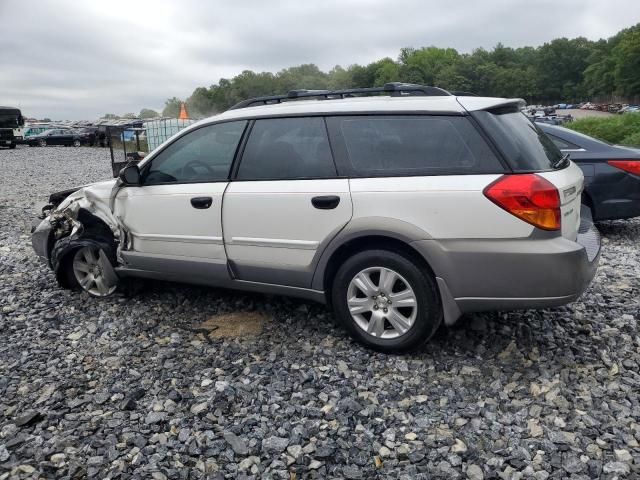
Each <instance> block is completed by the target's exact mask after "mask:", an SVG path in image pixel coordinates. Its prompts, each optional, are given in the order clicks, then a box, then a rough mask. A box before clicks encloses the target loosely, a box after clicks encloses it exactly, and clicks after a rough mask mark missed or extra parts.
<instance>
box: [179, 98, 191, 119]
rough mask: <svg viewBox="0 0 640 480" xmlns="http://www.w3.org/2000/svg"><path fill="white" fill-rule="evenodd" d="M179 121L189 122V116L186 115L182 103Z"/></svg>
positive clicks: (185, 107)
mask: <svg viewBox="0 0 640 480" xmlns="http://www.w3.org/2000/svg"><path fill="white" fill-rule="evenodd" d="M178 118H179V119H180V120H189V114H188V113H187V106H186V105H185V104H184V102H182V103H181V104H180V115H178Z"/></svg>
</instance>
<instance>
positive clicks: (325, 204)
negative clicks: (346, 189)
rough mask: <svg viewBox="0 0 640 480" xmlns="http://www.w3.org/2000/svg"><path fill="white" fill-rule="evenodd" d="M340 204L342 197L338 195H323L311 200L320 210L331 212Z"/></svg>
mask: <svg viewBox="0 0 640 480" xmlns="http://www.w3.org/2000/svg"><path fill="white" fill-rule="evenodd" d="M339 203H340V197H339V196H337V195H322V196H320V197H313V198H312V199H311V204H312V205H313V206H314V207H316V208H318V209H320V210H331V209H333V208H336V207H337V206H338V204H339Z"/></svg>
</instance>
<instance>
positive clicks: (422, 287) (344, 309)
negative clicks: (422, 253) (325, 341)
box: [331, 250, 443, 353]
mask: <svg viewBox="0 0 640 480" xmlns="http://www.w3.org/2000/svg"><path fill="white" fill-rule="evenodd" d="M416 263H417V262H416V261H415V260H414V259H412V258H408V257H407V256H405V255H403V254H400V253H396V252H392V251H388V250H366V251H364V252H360V253H358V254H356V255H354V256H352V257H351V258H349V259H348V260H347V261H345V262H344V263H343V264H342V266H341V267H340V268H339V269H338V271H337V273H336V275H335V277H334V281H333V285H332V289H331V298H332V305H333V308H334V312H335V314H336V316H337V317H338V319H339V320H340V321H341V323H342V324H343V325H344V327H345V328H346V329H347V331H348V332H349V333H350V334H351V335H352V336H353V337H354V338H355V339H356V340H357V341H359V342H360V343H362V344H364V345H366V346H367V347H370V348H372V349H374V350H378V351H381V352H385V353H402V352H408V351H411V350H415V349H417V348H419V347H420V346H422V345H423V344H424V343H426V342H427V341H428V340H429V339H430V338H431V337H432V336H433V334H434V333H435V332H436V330H437V329H438V327H439V326H440V323H441V322H442V318H443V316H442V304H441V302H440V296H439V294H438V290H437V287H436V282H435V279H434V278H433V276H432V275H431V273H429V272H427V271H424V270H425V269H421V268H420V267H418V266H417V265H416ZM375 267H382V268H385V269H390V270H393V271H394V272H396V273H397V274H399V275H400V276H401V277H403V278H402V280H403V281H406V283H407V284H408V285H407V286H408V287H409V288H410V289H412V290H413V293H414V295H415V299H416V307H417V313H416V316H415V320H414V322H413V324H412V325H411V327H409V329H408V330H407V331H406V332H405V333H404V334H401V335H400V336H398V337H396V338H381V337H378V336H373V335H371V334H369V333H367V332H366V331H365V330H364V329H363V328H361V327H360V326H359V325H358V323H356V320H355V319H354V318H353V317H352V315H351V313H350V311H349V306H348V304H347V295H348V293H347V292H348V291H349V285H350V283H351V281H352V279H354V277H355V276H356V275H358V274H359V273H360V272H362V271H364V270H366V269H369V268H375ZM403 283H404V282H403ZM365 298H366V297H365ZM389 308H391V307H389ZM385 311H386V310H385ZM385 325H388V322H386V323H385ZM386 328H387V327H386V326H385V329H386Z"/></svg>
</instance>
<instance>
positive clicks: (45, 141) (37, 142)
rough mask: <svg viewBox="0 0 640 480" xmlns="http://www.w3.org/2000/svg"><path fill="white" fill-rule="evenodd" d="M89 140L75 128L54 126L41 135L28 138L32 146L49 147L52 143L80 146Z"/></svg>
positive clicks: (28, 142)
mask: <svg viewBox="0 0 640 480" xmlns="http://www.w3.org/2000/svg"><path fill="white" fill-rule="evenodd" d="M86 143H87V141H86V140H84V139H83V137H82V136H81V135H80V134H79V133H78V132H76V131H75V130H70V129H63V128H52V129H50V130H47V131H45V132H42V133H41V134H39V135H34V136H33V137H29V138H28V139H27V144H28V145H29V146H30V147H47V146H51V145H65V146H71V145H73V146H74V147H79V146H81V145H82V144H86Z"/></svg>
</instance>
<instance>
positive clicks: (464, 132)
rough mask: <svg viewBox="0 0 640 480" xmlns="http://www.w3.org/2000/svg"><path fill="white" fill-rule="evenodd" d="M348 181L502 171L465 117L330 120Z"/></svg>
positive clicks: (375, 117)
mask: <svg viewBox="0 0 640 480" xmlns="http://www.w3.org/2000/svg"><path fill="white" fill-rule="evenodd" d="M329 121H330V125H331V132H332V134H335V136H336V139H337V142H336V143H337V148H338V150H341V151H342V153H343V155H342V157H344V158H345V159H346V162H345V164H346V165H345V169H346V170H347V172H346V173H347V174H348V175H352V176H384V175H395V176H398V175H457V174H461V175H462V174H468V173H497V172H500V173H501V172H503V171H504V168H503V166H502V165H501V163H500V161H499V160H498V159H497V158H496V156H495V155H494V153H493V152H492V151H491V149H490V148H489V146H488V145H487V144H486V142H485V141H484V139H483V138H482V137H481V135H480V134H479V133H478V132H477V131H476V129H475V128H474V127H473V125H471V124H470V122H469V120H468V119H467V118H464V117H447V116H426V115H420V116H373V115H371V116H357V117H333V118H331V119H329Z"/></svg>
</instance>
